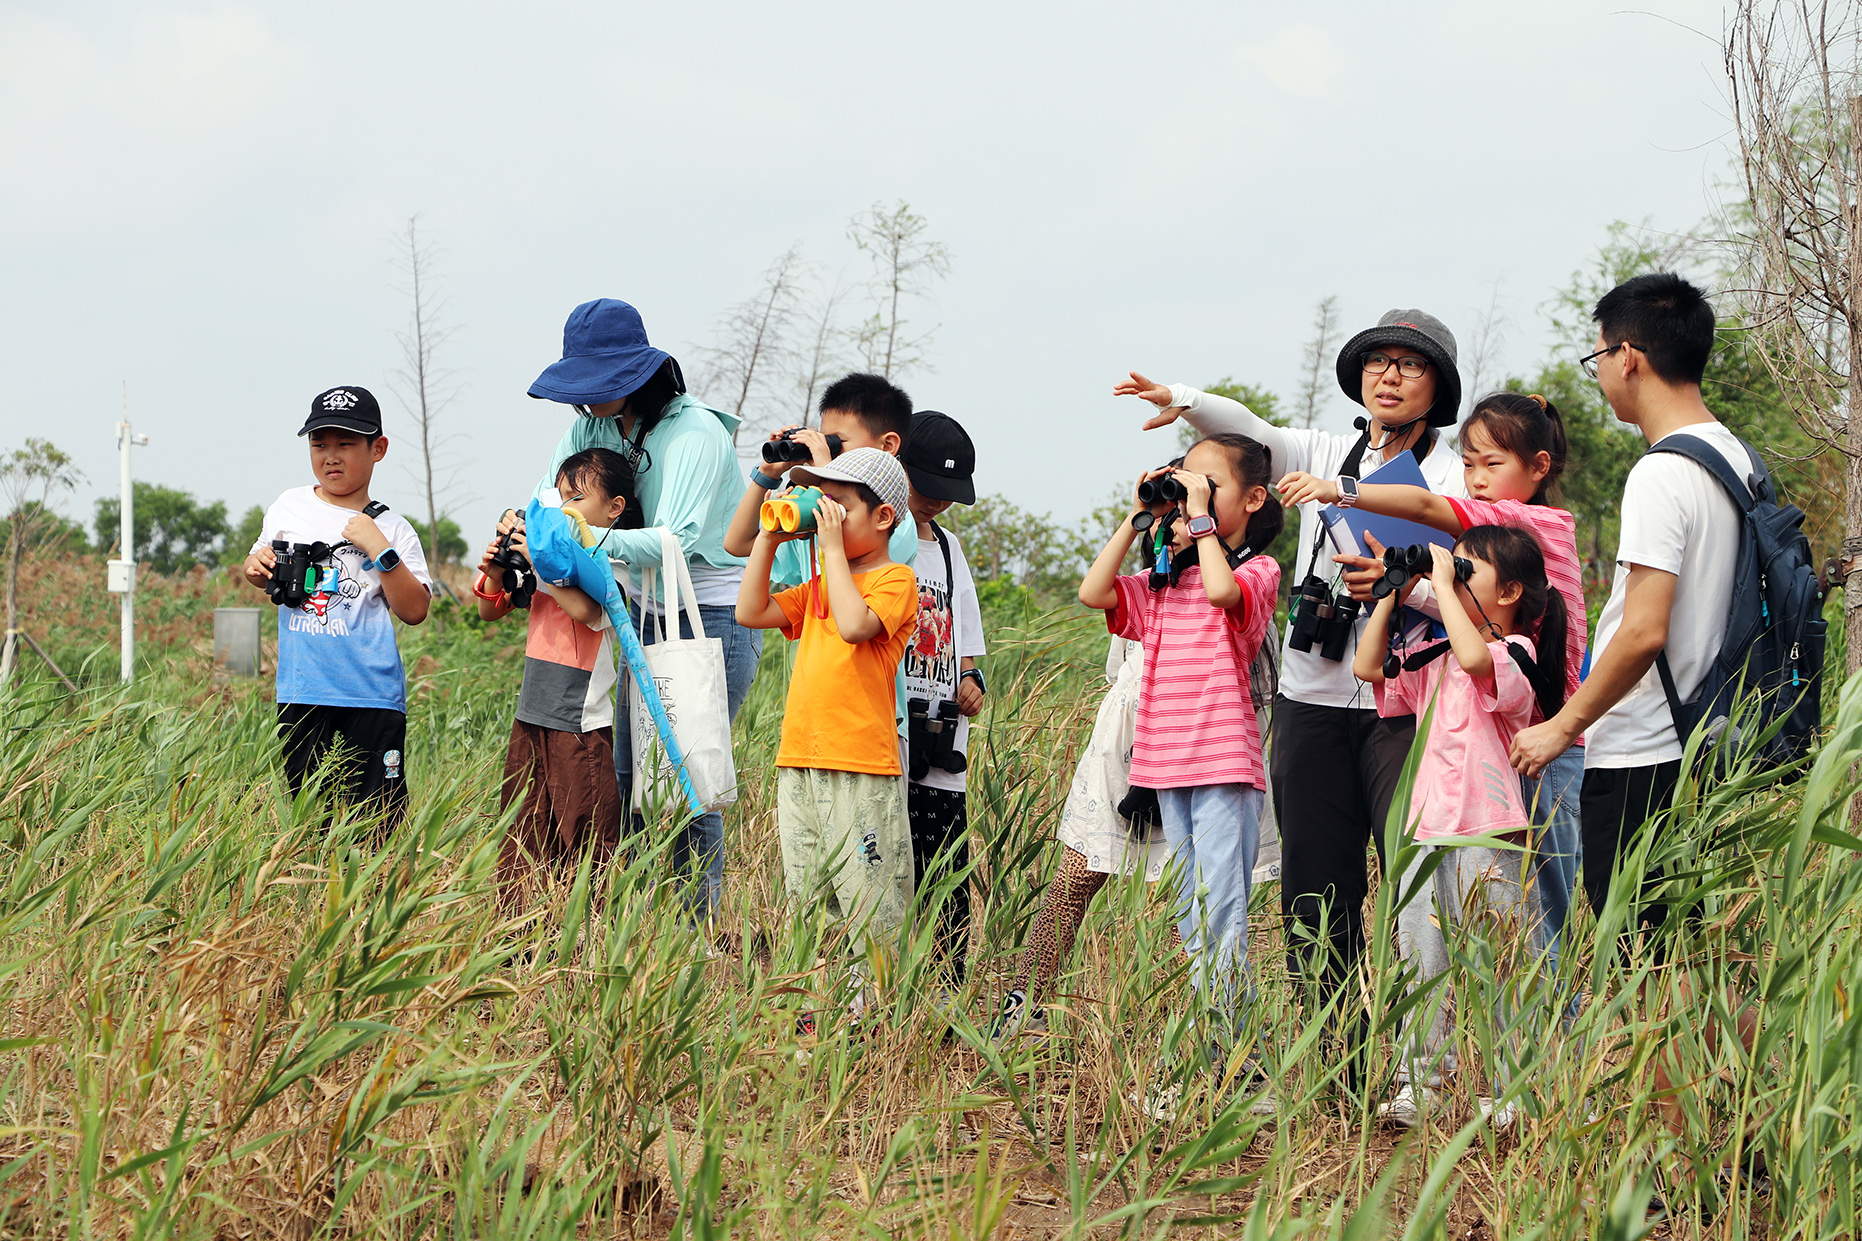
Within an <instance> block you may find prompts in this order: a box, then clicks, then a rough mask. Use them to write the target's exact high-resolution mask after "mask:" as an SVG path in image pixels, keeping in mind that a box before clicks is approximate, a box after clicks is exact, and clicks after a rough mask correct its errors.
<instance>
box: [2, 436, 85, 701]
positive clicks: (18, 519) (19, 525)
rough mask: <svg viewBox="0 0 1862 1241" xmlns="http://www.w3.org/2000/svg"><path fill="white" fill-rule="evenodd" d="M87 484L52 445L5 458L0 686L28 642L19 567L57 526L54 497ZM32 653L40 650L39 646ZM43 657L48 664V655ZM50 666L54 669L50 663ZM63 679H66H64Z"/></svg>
mask: <svg viewBox="0 0 1862 1241" xmlns="http://www.w3.org/2000/svg"><path fill="white" fill-rule="evenodd" d="M83 478H84V475H83V473H82V472H81V471H80V470H79V469H78V468H77V467H76V466H75V465H73V464H72V463H71V458H70V457H69V456H67V455H66V454H65V453H63V452H60V451H59V450H58V449H57V448H56V447H55V446H53V444H52V443H51V441H49V440H42V439H31V438H29V439H27V441H26V446H25V447H24V448H17V449H14V450H13V451H12V452H11V453H9V454H7V455H6V456H4V457H0V501H3V502H4V503H5V504H6V519H7V541H6V542H7V548H6V550H7V560H6V640H5V642H4V644H0V685H4V684H6V681H7V678H9V677H10V676H12V675H13V665H14V663H15V662H16V661H17V659H18V652H19V639H20V638H22V637H25V636H26V635H25V631H24V630H22V629H21V628H20V626H19V565H20V561H21V559H23V558H24V556H25V554H26V549H27V548H29V547H31V546H32V545H33V544H34V543H35V542H37V541H38V539H39V537H40V535H41V534H43V533H44V532H45V531H46V530H47V529H48V528H50V527H51V526H52V525H54V524H55V523H56V521H57V516H56V514H54V513H53V511H52V507H51V504H52V496H53V495H54V494H56V493H57V492H60V491H70V490H72V489H74V488H75V487H76V486H77V485H78V483H79V482H81V481H82V480H83ZM26 640H27V641H28V642H30V641H32V639H30V638H27V639H26ZM33 649H34V650H38V644H37V643H34V644H33ZM39 654H40V657H41V658H44V655H45V652H43V651H40V652H39ZM46 662H47V663H48V664H50V663H51V660H49V659H47V660H46ZM52 670H53V671H54V672H57V671H58V669H57V666H56V665H53V668H52ZM58 675H59V676H60V677H61V678H62V677H63V676H64V673H62V672H60V673H58ZM66 684H67V685H69V684H70V682H69V681H67V682H66Z"/></svg>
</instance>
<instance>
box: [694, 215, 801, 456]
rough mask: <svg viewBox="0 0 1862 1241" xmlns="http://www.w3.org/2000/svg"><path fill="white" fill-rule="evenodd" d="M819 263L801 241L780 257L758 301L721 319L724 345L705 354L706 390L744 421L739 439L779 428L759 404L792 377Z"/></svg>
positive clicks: (750, 301) (735, 308) (742, 304)
mask: <svg viewBox="0 0 1862 1241" xmlns="http://www.w3.org/2000/svg"><path fill="white" fill-rule="evenodd" d="M812 267H813V264H811V263H809V262H808V261H807V260H805V259H804V258H802V247H801V243H800V242H797V243H796V244H795V245H792V246H790V247H789V248H788V249H787V250H785V251H783V252H782V253H781V254H780V255H778V256H777V257H776V261H775V262H773V263H771V264H770V265H769V268H768V269H767V270H766V271H764V273H763V284H762V287H761V288H759V289H758V290H757V292H756V293H755V295H754V296H752V297H750V298H748V299H746V300H744V301H741V302H739V303H738V304H737V305H735V306H733V307H731V308H730V309H729V310H727V311H725V312H724V314H723V315H722V316H720V318H719V320H718V329H717V330H718V343H717V344H716V345H713V346H712V347H711V348H709V349H704V350H701V351H700V353H699V360H700V363H701V365H702V366H703V367H704V371H705V381H704V382H705V386H706V388H707V389H708V390H711V391H715V392H717V393H718V396H719V399H720V400H721V401H723V402H724V408H726V409H728V410H729V411H730V412H731V413H732V414H734V415H736V417H737V419H738V427H737V430H738V434H740V435H741V434H742V433H743V432H744V431H746V430H753V429H756V428H758V427H761V426H762V425H763V424H765V423H773V422H774V420H775V415H774V413H773V411H772V412H771V413H769V414H766V415H765V416H763V417H761V418H759V417H757V416H756V412H755V409H754V407H753V404H752V402H753V400H754V398H756V397H759V396H768V397H771V398H772V399H771V401H770V403H771V404H772V405H773V404H774V400H773V393H774V390H775V389H776V386H777V384H778V381H779V379H780V377H781V376H783V375H786V374H789V373H791V372H792V370H793V367H794V365H795V363H796V361H797V359H798V357H799V353H798V350H797V349H796V347H795V343H794V339H793V338H794V333H795V329H796V322H797V319H798V318H799V316H800V314H801V311H802V304H803V301H804V298H805V296H806V293H807V286H808V283H809V278H810V276H811V274H812Z"/></svg>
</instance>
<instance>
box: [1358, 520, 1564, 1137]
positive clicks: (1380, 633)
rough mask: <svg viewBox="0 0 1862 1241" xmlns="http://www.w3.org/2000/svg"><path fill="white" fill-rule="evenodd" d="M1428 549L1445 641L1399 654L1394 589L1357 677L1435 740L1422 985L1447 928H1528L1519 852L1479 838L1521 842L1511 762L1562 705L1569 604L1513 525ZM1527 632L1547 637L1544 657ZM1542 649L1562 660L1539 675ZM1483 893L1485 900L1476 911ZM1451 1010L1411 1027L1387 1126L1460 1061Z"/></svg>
mask: <svg viewBox="0 0 1862 1241" xmlns="http://www.w3.org/2000/svg"><path fill="white" fill-rule="evenodd" d="M1430 550H1431V552H1432V553H1433V557H1434V567H1433V571H1432V572H1431V573H1430V577H1429V584H1430V586H1431V587H1432V589H1433V590H1434V593H1435V597H1436V601H1437V604H1438V605H1439V606H1440V608H1441V612H1442V626H1443V628H1444V629H1446V630H1447V631H1448V639H1447V641H1446V642H1442V643H1438V644H1436V645H1435V646H1431V647H1423V648H1420V649H1411V650H1408V651H1398V650H1390V649H1389V642H1390V637H1389V633H1390V617H1391V614H1392V612H1393V611H1394V609H1395V607H1396V606H1397V603H1398V592H1394V591H1393V592H1391V593H1390V594H1388V595H1386V596H1385V597H1384V598H1383V599H1382V600H1380V601H1379V602H1378V604H1377V607H1376V609H1375V610H1374V611H1372V613H1371V618H1370V622H1369V623H1368V624H1367V625H1366V626H1365V629H1364V633H1363V635H1362V636H1360V637H1359V639H1358V650H1357V655H1356V656H1355V658H1354V660H1353V665H1352V670H1353V671H1354V672H1356V673H1357V675H1358V677H1359V679H1361V680H1364V681H1368V682H1370V683H1371V684H1373V685H1375V686H1376V687H1377V710H1378V711H1379V713H1381V714H1383V715H1387V716H1390V715H1415V716H1416V717H1417V718H1418V719H1421V718H1422V717H1423V716H1424V715H1425V713H1427V712H1429V711H1430V710H1433V711H1434V715H1433V717H1431V718H1430V719H1429V721H1428V730H1427V733H1426V735H1425V734H1424V733H1423V732H1422V731H1421V730H1420V728H1419V730H1418V733H1417V737H1418V740H1421V741H1423V744H1424V749H1423V754H1422V760H1421V762H1420V764H1419V765H1418V767H1417V771H1416V782H1415V786H1414V788H1413V790H1412V791H1411V793H1410V805H1409V824H1408V827H1409V828H1411V829H1412V830H1413V831H1414V834H1415V838H1416V842H1417V844H1418V845H1421V846H1423V849H1422V851H1421V852H1420V853H1419V854H1417V855H1416V856H1415V858H1414V860H1413V861H1412V862H1411V863H1410V865H1409V866H1408V867H1406V868H1405V870H1404V873H1403V876H1402V878H1401V879H1400V880H1399V886H1398V889H1397V890H1398V891H1399V892H1408V891H1409V890H1410V889H1411V886H1412V885H1413V884H1414V883H1415V882H1416V880H1417V879H1418V877H1419V872H1420V871H1421V868H1422V867H1423V865H1424V863H1425V861H1426V860H1427V858H1428V856H1429V854H1430V853H1432V852H1434V851H1436V850H1438V849H1452V850H1453V853H1452V855H1451V856H1449V857H1446V858H1443V859H1442V860H1441V865H1440V866H1439V868H1438V869H1437V870H1436V872H1435V876H1434V879H1433V881H1432V883H1431V889H1430V896H1431V897H1432V899H1429V900H1425V899H1422V898H1421V897H1420V896H1418V897H1415V898H1412V899H1411V900H1410V901H1409V903H1408V904H1407V905H1405V906H1404V907H1403V908H1401V909H1400V910H1398V912H1397V952H1398V955H1399V956H1401V957H1402V958H1403V959H1404V960H1406V961H1409V962H1412V963H1414V964H1415V965H1416V966H1417V967H1418V971H1419V974H1420V979H1419V981H1420V982H1424V983H1426V982H1427V981H1428V980H1429V979H1431V978H1434V977H1436V976H1437V975H1439V974H1441V973H1442V972H1443V971H1444V970H1446V969H1447V968H1448V946H1447V942H1446V940H1445V938H1444V931H1445V929H1446V928H1447V927H1448V926H1449V925H1451V924H1454V925H1459V924H1461V923H1462V922H1464V921H1465V920H1466V919H1467V918H1468V917H1469V916H1470V914H1471V913H1472V912H1474V911H1475V910H1477V909H1479V908H1480V907H1483V906H1484V907H1485V909H1486V910H1487V911H1488V913H1490V914H1492V915H1494V916H1496V917H1498V918H1500V919H1502V920H1503V921H1511V922H1514V923H1517V924H1520V925H1521V926H1522V927H1523V925H1524V923H1525V919H1526V912H1527V906H1526V901H1525V898H1524V894H1523V893H1522V891H1521V889H1520V875H1519V864H1520V853H1519V851H1518V850H1516V849H1500V848H1493V847H1491V846H1489V845H1485V844H1481V843H1475V842H1474V841H1471V840H1470V838H1476V839H1477V840H1478V839H1481V838H1485V839H1491V838H1493V837H1511V836H1513V834H1515V833H1523V832H1524V831H1525V829H1526V827H1527V826H1528V824H1529V822H1530V820H1529V818H1528V815H1527V813H1526V806H1525V803H1524V801H1523V800H1522V798H1521V797H1520V788H1519V779H1518V777H1517V776H1516V775H1515V774H1514V772H1513V768H1512V764H1511V762H1510V761H1509V759H1508V751H1509V748H1510V747H1511V745H1512V743H1513V735H1514V734H1515V733H1517V732H1518V731H1519V730H1520V729H1522V728H1524V727H1526V726H1527V725H1528V724H1530V723H1532V721H1533V719H1534V718H1535V713H1537V712H1543V713H1544V715H1545V717H1547V718H1549V717H1550V716H1552V715H1556V714H1557V713H1558V709H1559V707H1561V706H1563V705H1564V700H1565V669H1564V660H1563V659H1562V658H1560V656H1561V654H1562V653H1563V652H1564V650H1565V623H1566V619H1565V603H1564V597H1563V596H1562V595H1561V594H1560V593H1559V592H1558V591H1557V590H1555V589H1553V588H1552V586H1551V585H1550V583H1549V582H1548V581H1547V580H1546V576H1545V557H1544V555H1543V553H1541V552H1540V550H1539V542H1538V540H1537V539H1536V538H1534V537H1533V535H1532V534H1531V533H1530V532H1529V531H1526V530H1522V529H1519V528H1518V527H1514V526H1475V527H1473V528H1472V529H1469V530H1467V531H1465V532H1464V533H1463V534H1462V536H1461V540H1460V542H1458V543H1457V544H1456V545H1455V552H1456V553H1457V554H1456V555H1453V556H1451V555H1450V554H1449V553H1448V552H1447V551H1445V550H1444V549H1442V548H1440V547H1433V548H1431V549H1430ZM1471 612H1473V613H1478V614H1479V616H1480V621H1479V623H1476V622H1475V621H1474V619H1473V618H1472V615H1471V614H1470V613H1471ZM1527 632H1536V633H1537V634H1538V635H1539V642H1538V644H1537V646H1536V649H1535V644H1534V642H1533V641H1532V639H1531V638H1528V637H1526V636H1525V634H1526V633H1527ZM1537 650H1549V651H1551V652H1553V654H1552V655H1551V657H1550V658H1548V659H1547V660H1545V662H1544V663H1543V664H1540V663H1538V662H1537V658H1536V652H1537ZM1477 889H1478V890H1480V892H1481V897H1480V899H1479V900H1478V901H1476V900H1473V899H1471V898H1473V897H1474V896H1475V893H1476V891H1477ZM1470 905H1473V906H1474V909H1470V908H1469V907H1470ZM1445 1000H1446V997H1445V996H1443V995H1440V994H1437V995H1435V996H1433V997H1431V999H1430V1001H1429V1003H1428V1004H1427V1006H1426V1010H1425V1012H1424V1013H1423V1019H1422V1021H1420V1022H1410V1023H1408V1024H1409V1028H1410V1029H1411V1031H1412V1040H1411V1041H1412V1046H1411V1051H1410V1054H1409V1062H1408V1064H1406V1065H1405V1066H1404V1067H1403V1070H1401V1071H1399V1079H1400V1080H1401V1081H1402V1085H1401V1087H1400V1088H1399V1090H1398V1092H1397V1095H1396V1096H1395V1097H1393V1098H1392V1099H1391V1100H1390V1102H1389V1103H1387V1104H1386V1105H1385V1106H1384V1109H1383V1114H1384V1115H1385V1116H1386V1117H1387V1118H1388V1119H1391V1120H1394V1121H1396V1122H1398V1123H1409V1122H1411V1121H1413V1119H1414V1118H1415V1116H1416V1115H1417V1113H1418V1111H1419V1110H1420V1107H1421V1105H1422V1104H1423V1103H1424V1102H1426V1101H1427V1098H1428V1094H1429V1089H1430V1087H1432V1086H1436V1085H1439V1076H1438V1068H1437V1063H1436V1062H1437V1061H1438V1059H1439V1060H1440V1061H1441V1066H1440V1067H1441V1068H1442V1069H1452V1068H1453V1060H1454V1054H1453V1052H1452V1050H1449V1051H1446V1052H1445V1051H1444V1044H1445V1043H1446V1041H1447V1036H1448V1015H1447V1007H1446V1003H1445ZM1418 1025H1420V1026H1421V1027H1422V1029H1421V1031H1420V1036H1419V1037H1418V1036H1417V1035H1416V1033H1415V1031H1416V1027H1417V1026H1418Z"/></svg>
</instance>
